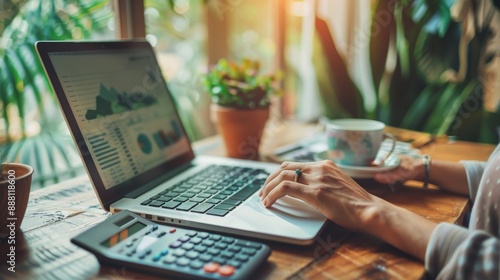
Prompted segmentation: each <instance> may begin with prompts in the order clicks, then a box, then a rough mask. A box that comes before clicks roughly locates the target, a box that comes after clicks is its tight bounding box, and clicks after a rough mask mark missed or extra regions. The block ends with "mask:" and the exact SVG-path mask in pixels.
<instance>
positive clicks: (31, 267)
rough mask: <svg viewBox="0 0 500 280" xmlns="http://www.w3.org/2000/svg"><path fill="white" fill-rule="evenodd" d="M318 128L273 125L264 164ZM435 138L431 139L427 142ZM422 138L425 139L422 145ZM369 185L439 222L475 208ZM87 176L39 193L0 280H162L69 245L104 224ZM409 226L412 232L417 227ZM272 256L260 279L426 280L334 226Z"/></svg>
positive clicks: (478, 151) (455, 154) (476, 155)
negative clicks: (13, 263) (104, 262)
mask: <svg viewBox="0 0 500 280" xmlns="http://www.w3.org/2000/svg"><path fill="white" fill-rule="evenodd" d="M319 130H320V127H319V126H318V125H306V124H299V123H289V122H281V121H273V122H271V123H269V124H268V126H267V129H266V133H265V137H264V140H263V143H264V146H263V147H262V149H261V159H262V160H269V159H270V158H271V157H269V155H270V154H272V152H273V151H274V150H275V149H276V148H277V147H280V146H283V145H285V144H288V143H291V142H294V141H296V140H299V139H301V138H302V137H304V135H313V134H315V133H317V132H318V131H319ZM392 132H393V133H394V132H395V133H396V134H397V136H398V137H399V138H400V139H401V140H404V141H414V142H418V143H420V144H419V145H421V144H422V143H423V144H426V142H427V140H429V139H430V138H429V135H426V134H421V133H414V132H410V131H403V130H393V131H392ZM425 137H427V138H425ZM417 138H418V139H417ZM194 148H195V151H196V152H197V153H198V154H207V155H221V156H223V155H224V151H223V149H222V146H221V141H220V139H219V138H218V137H213V138H209V139H205V140H203V141H200V142H197V143H195V144H194ZM493 149H494V146H492V145H483V144H477V143H468V142H460V141H456V142H453V143H452V142H448V141H446V140H438V141H434V142H431V143H427V144H426V145H425V147H423V148H422V149H421V151H422V152H423V153H427V154H429V155H431V156H432V158H433V159H444V160H451V161H458V160H460V159H471V160H472V159H473V160H486V159H487V157H488V155H489V154H490V153H491V152H492V151H493ZM359 183H360V184H361V186H363V187H365V188H366V189H367V190H368V191H370V192H371V193H373V194H375V195H377V196H380V197H382V198H384V199H386V200H388V201H390V202H392V203H394V204H397V205H399V206H401V207H404V208H407V209H409V210H411V211H413V212H415V213H418V214H420V215H422V216H424V217H426V218H428V219H430V220H432V221H435V222H449V223H457V224H461V223H462V222H463V219H464V215H465V213H466V212H467V211H468V209H469V207H470V203H469V200H468V198H467V197H464V196H460V195H455V194H451V193H447V192H443V191H440V190H438V189H437V188H433V187H431V188H429V189H423V188H422V187H421V184H416V183H414V182H408V183H406V184H405V185H401V186H397V187H396V188H395V189H394V190H391V188H389V187H388V186H386V185H380V184H377V183H375V182H374V181H372V180H360V181H359ZM108 215H109V213H106V212H104V211H102V209H101V208H100V207H99V205H98V202H97V199H96V198H95V195H94V193H93V190H92V188H91V186H90V183H89V181H88V178H87V177H86V176H83V177H78V178H75V179H72V180H69V181H66V182H63V183H61V184H58V185H54V186H50V187H48V188H45V189H41V190H37V191H34V192H32V194H31V198H30V205H29V206H28V210H27V214H26V217H25V220H24V221H23V224H22V229H23V231H22V232H18V233H17V234H16V244H15V252H16V267H15V268H16V272H15V273H12V272H10V271H8V270H7V265H6V257H7V256H6V255H7V248H8V246H10V245H8V244H6V242H5V240H3V241H1V244H0V253H1V255H0V260H1V264H0V279H57V278H59V279H95V278H99V279H100V278H105V279H106V278H109V279H156V277H155V276H151V275H146V274H141V273H136V272H134V271H130V270H128V269H126V268H116V267H110V266H104V265H103V266H100V265H99V263H98V262H97V260H96V259H95V257H94V256H93V255H91V254H89V253H87V252H86V251H84V250H82V249H79V248H78V247H76V246H74V245H72V244H71V243H70V242H69V239H70V238H71V237H72V236H74V235H76V234H78V233H79V232H81V231H83V230H84V229H86V228H88V227H90V226H91V225H93V224H96V223H98V222H100V221H102V220H104V219H105V218H106V217H107V216H108ZM401 226H408V227H411V226H412V225H411V224H405V225H401ZM267 243H268V244H269V245H270V246H271V248H272V250H273V251H272V254H271V256H270V257H269V259H268V261H267V263H265V264H264V265H263V266H262V267H261V268H260V269H259V271H258V272H256V278H258V279H285V278H291V279H362V278H369V279H373V278H383V279H420V278H423V277H424V276H425V271H424V266H423V264H422V263H421V262H420V261H419V260H417V259H415V258H413V257H411V256H409V255H407V254H405V253H403V252H401V251H399V250H397V249H395V248H393V247H392V246H390V245H388V244H386V243H384V242H382V241H380V240H377V239H375V238H373V237H371V236H368V235H365V234H360V233H353V232H350V231H347V230H345V229H343V228H340V227H339V226H337V225H335V224H333V223H329V224H328V225H327V226H326V228H325V229H324V230H323V231H322V233H321V234H320V236H319V237H318V238H317V239H316V241H315V242H314V243H313V244H312V245H310V246H305V247H304V246H291V245H288V244H280V243H274V242H267Z"/></svg>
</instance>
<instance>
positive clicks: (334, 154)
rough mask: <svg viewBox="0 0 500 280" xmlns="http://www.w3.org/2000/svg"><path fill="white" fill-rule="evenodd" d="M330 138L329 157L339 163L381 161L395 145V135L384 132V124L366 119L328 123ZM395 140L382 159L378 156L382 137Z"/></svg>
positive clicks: (363, 164)
mask: <svg viewBox="0 0 500 280" xmlns="http://www.w3.org/2000/svg"><path fill="white" fill-rule="evenodd" d="M325 126H326V135H327V141H328V143H327V144H328V153H327V154H328V157H329V158H330V159H331V160H332V161H334V162H336V163H339V164H343V165H352V166H372V165H379V164H381V163H382V162H383V161H385V160H386V159H387V158H388V157H389V156H390V155H391V153H392V151H393V150H394V147H395V146H396V139H395V138H394V136H392V135H391V134H389V133H385V132H384V128H385V124H384V123H382V122H379V121H375V120H367V119H336V120H330V121H327V122H326V123H325ZM386 138H389V139H391V140H392V141H393V144H392V147H391V150H390V151H389V153H387V154H386V155H385V156H384V158H382V159H381V160H380V161H377V162H375V157H376V156H377V153H378V151H379V149H380V146H381V145H382V141H383V140H384V139H386Z"/></svg>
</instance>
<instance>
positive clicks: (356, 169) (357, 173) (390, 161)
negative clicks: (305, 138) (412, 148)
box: [314, 151, 400, 179]
mask: <svg viewBox="0 0 500 280" xmlns="http://www.w3.org/2000/svg"><path fill="white" fill-rule="evenodd" d="M314 159H315V160H325V159H329V158H328V155H327V151H323V152H319V153H315V154H314ZM399 163H400V160H399V157H398V156H397V155H390V156H389V157H388V158H387V159H386V160H385V161H384V164H383V165H382V166H353V165H344V164H340V163H337V166H338V167H340V169H342V170H343V171H344V172H345V173H346V174H347V175H349V176H351V177H352V178H355V179H367V178H373V175H375V174H377V173H381V172H385V171H389V170H392V169H394V168H396V167H398V166H399Z"/></svg>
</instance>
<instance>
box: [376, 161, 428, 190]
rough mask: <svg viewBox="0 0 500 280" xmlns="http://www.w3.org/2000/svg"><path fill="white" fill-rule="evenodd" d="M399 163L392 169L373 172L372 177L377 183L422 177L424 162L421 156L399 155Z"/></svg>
mask: <svg viewBox="0 0 500 280" xmlns="http://www.w3.org/2000/svg"><path fill="white" fill-rule="evenodd" d="M399 158H400V160H401V163H400V164H399V166H398V167H397V168H395V169H393V170H390V171H388V172H384V173H378V174H375V176H374V179H375V180H376V181H378V182H379V183H383V184H392V183H396V182H405V181H408V180H418V181H421V180H423V179H424V172H425V168H424V162H423V161H422V159H421V158H414V157H409V156H400V157H399Z"/></svg>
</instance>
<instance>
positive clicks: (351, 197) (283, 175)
mask: <svg viewBox="0 0 500 280" xmlns="http://www.w3.org/2000/svg"><path fill="white" fill-rule="evenodd" d="M296 169H300V170H301V172H302V174H301V175H300V176H299V178H298V180H297V182H295V181H294V179H295V170H296ZM285 195H289V196H292V197H295V198H298V199H301V200H303V201H305V202H306V203H308V204H310V205H311V206H313V207H314V208H316V209H317V210H319V211H320V212H321V213H323V215H325V216H326V217H327V218H328V219H330V220H332V221H334V222H335V223H337V224H339V225H341V226H343V227H346V228H349V229H352V230H361V229H362V228H363V225H364V222H365V220H366V219H370V212H371V211H370V209H371V208H373V207H372V206H374V204H375V203H376V202H379V201H380V199H378V198H376V197H374V196H373V195H371V194H369V193H368V192H367V191H366V190H365V189H363V188H361V187H360V186H359V185H358V184H357V183H356V182H355V181H354V180H353V179H351V177H349V176H348V175H346V174H345V173H344V172H343V171H342V170H340V169H339V168H338V167H337V166H336V165H335V164H334V163H333V162H332V161H328V160H325V161H321V162H311V163H296V162H284V163H283V164H281V167H280V169H279V170H277V171H275V172H273V173H272V174H271V175H269V177H268V178H267V180H266V182H265V184H264V187H263V188H262V189H261V191H260V192H259V196H260V197H261V199H262V202H263V204H264V206H266V207H271V206H272V205H273V203H274V202H276V200H277V199H279V198H280V197H283V196H285Z"/></svg>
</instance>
